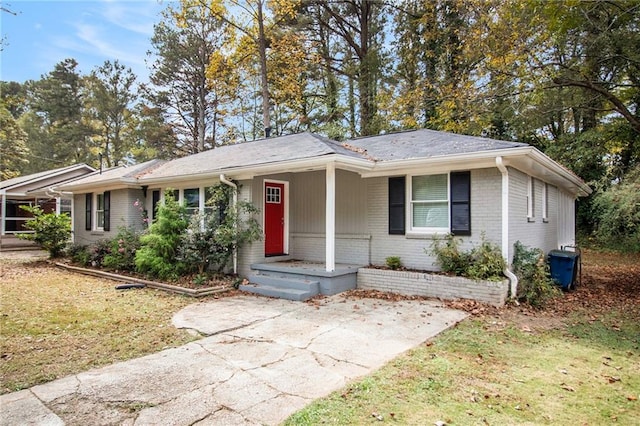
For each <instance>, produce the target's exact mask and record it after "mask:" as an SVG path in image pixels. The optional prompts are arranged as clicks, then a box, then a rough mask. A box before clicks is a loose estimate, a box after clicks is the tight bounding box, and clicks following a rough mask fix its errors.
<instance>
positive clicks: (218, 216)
mask: <svg viewBox="0 0 640 426" xmlns="http://www.w3.org/2000/svg"><path fill="white" fill-rule="evenodd" d="M232 190H233V189H232V188H231V187H229V186H227V185H217V186H214V187H212V188H211V189H210V191H211V193H210V195H211V197H210V199H209V200H208V207H210V208H211V209H210V210H212V212H210V213H207V214H204V215H201V214H196V215H193V217H192V218H191V221H190V223H189V227H188V228H187V230H186V232H185V233H184V234H183V235H182V239H181V242H180V249H179V251H178V253H179V255H178V259H179V260H180V261H181V262H183V263H184V264H185V265H189V266H190V267H191V270H192V271H194V272H198V274H200V275H202V274H203V273H204V272H206V271H207V270H209V268H214V269H215V270H216V271H217V272H223V271H224V270H225V268H226V267H227V266H229V262H230V260H231V257H232V256H233V251H234V249H237V248H239V247H240V246H242V245H243V244H246V243H250V242H252V241H256V240H258V239H260V237H261V235H262V234H261V230H260V226H259V225H258V222H257V221H256V220H255V218H254V217H253V214H254V213H256V212H257V209H256V208H255V207H254V206H253V205H252V204H251V203H248V202H245V201H238V202H237V203H236V205H235V208H233V206H230V204H229V200H230V198H231V195H232V193H231V191H232Z"/></svg>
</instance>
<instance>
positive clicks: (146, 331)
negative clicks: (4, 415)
mask: <svg viewBox="0 0 640 426" xmlns="http://www.w3.org/2000/svg"><path fill="white" fill-rule="evenodd" d="M117 284H118V283H116V282H114V281H111V280H106V279H99V278H95V277H88V276H84V275H80V274H74V273H70V272H67V271H63V270H60V269H58V268H55V267H52V266H50V265H49V264H48V263H46V262H21V261H16V260H7V259H0V294H1V295H2V297H1V299H0V300H1V301H0V303H1V310H0V312H1V316H0V333H1V335H2V341H1V346H0V383H1V389H0V392H1V393H3V394H4V393H8V392H13V391H17V390H20V389H25V388H28V387H31V386H33V385H36V384H40V383H44V382H48V381H51V380H54V379H56V378H59V377H64V376H66V375H69V374H74V373H79V372H82V371H86V370H88V369H90V368H94V367H99V366H103V365H107V364H111V363H113V362H116V361H122V360H126V359H131V358H135V357H139V356H143V355H146V354H150V353H153V352H157V351H160V350H162V349H165V348H169V347H175V346H179V345H182V344H184V343H187V342H189V341H193V340H194V339H195V338H196V337H194V336H193V335H191V334H189V333H188V332H186V331H184V330H178V329H176V328H175V327H173V326H172V324H171V317H172V316H173V314H174V313H175V312H177V311H178V310H179V309H181V308H182V307H184V306H186V305H188V304H190V303H193V299H192V298H188V297H185V296H179V295H175V294H170V293H166V292H164V291H159V290H151V289H135V290H126V291H121V290H115V286H116V285H117Z"/></svg>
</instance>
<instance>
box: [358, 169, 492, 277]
mask: <svg viewBox="0 0 640 426" xmlns="http://www.w3.org/2000/svg"><path fill="white" fill-rule="evenodd" d="M501 179H502V178H501V174H500V172H499V171H498V170H497V169H495V168H492V169H480V170H472V171H471V236H470V237H462V241H463V244H462V245H461V249H463V250H468V249H470V248H472V247H473V246H474V245H475V244H479V243H480V241H481V237H482V233H483V232H484V233H485V235H486V239H487V240H488V241H490V242H492V243H495V244H498V245H499V244H500V241H501V230H502V224H501V203H500V200H501V191H502V180H501ZM367 181H368V182H367V188H368V192H367V194H368V204H369V210H368V215H367V222H368V224H369V233H370V234H371V259H370V263H372V264H374V265H383V264H384V263H385V259H386V258H387V257H388V256H400V259H401V261H402V264H403V265H404V266H406V267H408V268H412V269H421V270H433V271H435V270H437V269H438V267H437V266H436V264H435V263H436V261H435V258H434V257H433V256H431V255H430V254H428V253H425V249H427V250H430V249H431V245H432V243H433V241H434V239H433V236H431V235H424V236H410V235H389V224H388V223H389V209H388V178H387V177H380V178H370V179H367ZM407 227H408V224H407Z"/></svg>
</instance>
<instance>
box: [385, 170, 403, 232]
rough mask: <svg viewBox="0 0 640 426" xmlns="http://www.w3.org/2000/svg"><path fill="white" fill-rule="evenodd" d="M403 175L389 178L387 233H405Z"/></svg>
mask: <svg viewBox="0 0 640 426" xmlns="http://www.w3.org/2000/svg"><path fill="white" fill-rule="evenodd" d="M405 198H406V193H405V177H404V176H400V177H391V178H389V234H394V235H404V233H405Z"/></svg>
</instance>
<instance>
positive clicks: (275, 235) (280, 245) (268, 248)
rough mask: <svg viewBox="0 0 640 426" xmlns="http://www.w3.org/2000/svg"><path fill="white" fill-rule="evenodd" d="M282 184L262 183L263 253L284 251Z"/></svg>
mask: <svg viewBox="0 0 640 426" xmlns="http://www.w3.org/2000/svg"><path fill="white" fill-rule="evenodd" d="M284 198H285V197H284V184H283V183H274V182H265V183H264V234H265V241H264V254H265V256H276V255H279V254H285V252H284V218H285V214H284V212H285V210H284V208H285V206H284Z"/></svg>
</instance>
